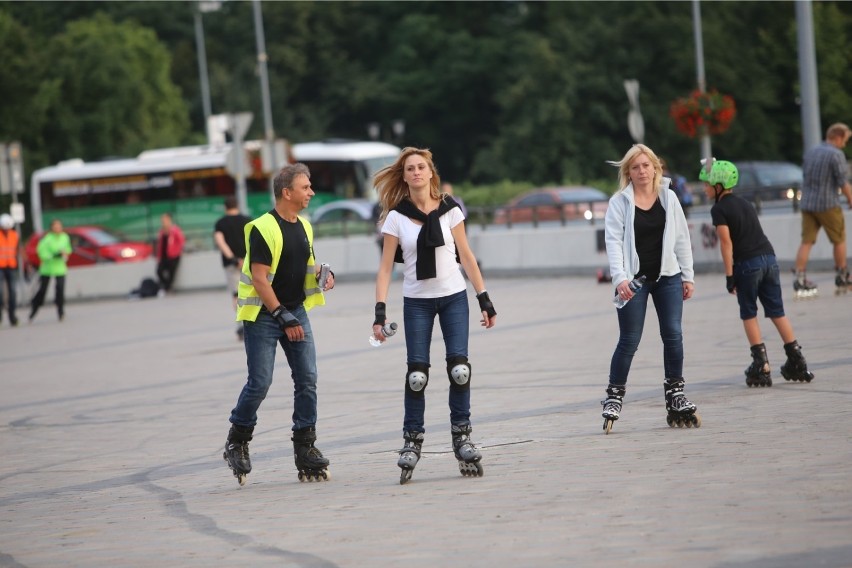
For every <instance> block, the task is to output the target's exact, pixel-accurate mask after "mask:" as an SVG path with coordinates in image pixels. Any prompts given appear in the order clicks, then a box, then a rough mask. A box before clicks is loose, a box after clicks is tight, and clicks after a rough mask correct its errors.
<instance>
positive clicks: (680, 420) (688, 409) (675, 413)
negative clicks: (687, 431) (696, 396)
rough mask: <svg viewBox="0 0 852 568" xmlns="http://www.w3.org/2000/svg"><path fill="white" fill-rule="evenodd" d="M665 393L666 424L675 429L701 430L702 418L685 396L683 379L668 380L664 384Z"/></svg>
mask: <svg viewBox="0 0 852 568" xmlns="http://www.w3.org/2000/svg"><path fill="white" fill-rule="evenodd" d="M663 391H664V393H665V396H666V411H667V412H668V415H667V416H666V422H668V425H669V426H671V427H672V428H674V427H675V426H677V427H678V428H683V427H684V426H686V427H687V428H692V427H695V428H699V427H701V417H700V416H699V415H698V412H697V410H698V408H697V407H696V406H695V405H694V404H693V403H691V402H689V399H688V398H686V395H684V394H683V379H682V378H679V379H666V380H665V382H664V383H663Z"/></svg>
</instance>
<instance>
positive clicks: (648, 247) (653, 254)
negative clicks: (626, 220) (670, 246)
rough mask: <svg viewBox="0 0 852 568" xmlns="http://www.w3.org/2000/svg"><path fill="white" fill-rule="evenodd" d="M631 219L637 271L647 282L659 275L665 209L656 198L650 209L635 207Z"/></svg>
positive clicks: (664, 227)
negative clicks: (634, 239) (637, 262)
mask: <svg viewBox="0 0 852 568" xmlns="http://www.w3.org/2000/svg"><path fill="white" fill-rule="evenodd" d="M635 209H636V216H635V217H634V219H633V232H634V234H635V236H636V253H637V254H638V255H639V272H638V273H637V276H639V275H644V276H645V277H646V278H647V279H648V281H649V282H653V281H655V280H656V279H657V278H659V276H660V267H661V265H662V262H663V232H665V230H666V210H665V208H663V204H662V203H660V200H659V199H657V200H656V201H655V202H654V204H653V205H652V206H651V208H650V209H648V210H647V211H645V210H644V209H640V208H639V207H636V208H635Z"/></svg>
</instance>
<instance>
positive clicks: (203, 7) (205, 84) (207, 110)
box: [195, 2, 222, 142]
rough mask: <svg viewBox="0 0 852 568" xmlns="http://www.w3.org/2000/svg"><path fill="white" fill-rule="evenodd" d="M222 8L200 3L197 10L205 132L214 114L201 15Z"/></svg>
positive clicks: (215, 3) (197, 43)
mask: <svg viewBox="0 0 852 568" xmlns="http://www.w3.org/2000/svg"><path fill="white" fill-rule="evenodd" d="M221 6H222V3H221V2H199V3H198V5H197V6H196V10H195V48H196V51H197V53H198V76H199V82H200V83H201V107H202V108H203V109H204V128H205V131H206V130H207V128H208V125H207V123H208V122H209V120H210V115H211V114H213V109H212V105H211V104H210V79H209V77H208V73H207V48H206V45H205V42H204V23H203V22H202V20H201V14H203V13H205V12H216V11H217V10H219V8H220V7H221ZM208 142H209V140H208Z"/></svg>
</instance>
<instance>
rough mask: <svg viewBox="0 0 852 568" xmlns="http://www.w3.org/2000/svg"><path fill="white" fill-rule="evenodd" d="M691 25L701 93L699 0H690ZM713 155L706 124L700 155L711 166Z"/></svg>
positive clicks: (702, 91) (703, 84) (701, 51)
mask: <svg viewBox="0 0 852 568" xmlns="http://www.w3.org/2000/svg"><path fill="white" fill-rule="evenodd" d="M692 27H693V33H694V35H695V68H696V71H697V74H698V90H699V91H700V92H701V93H705V92H706V91H707V82H706V80H705V78H704V40H703V39H702V37H701V34H702V32H701V4H700V0H692ZM712 155H713V152H712V149H711V147H710V135H709V134H708V133H707V126H703V127H702V128H701V157H702V158H704V159H705V160H707V161H706V162H705V163H706V164H710V165H709V166H708V167H713V166H712V160H711V159H710V158H711V157H712Z"/></svg>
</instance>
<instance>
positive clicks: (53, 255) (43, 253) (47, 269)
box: [29, 219, 72, 322]
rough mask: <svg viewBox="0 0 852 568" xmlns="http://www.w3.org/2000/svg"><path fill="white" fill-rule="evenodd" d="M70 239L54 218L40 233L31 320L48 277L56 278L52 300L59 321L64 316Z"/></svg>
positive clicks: (41, 303)
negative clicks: (47, 227)
mask: <svg viewBox="0 0 852 568" xmlns="http://www.w3.org/2000/svg"><path fill="white" fill-rule="evenodd" d="M71 250H72V249H71V239H70V238H69V237H68V233H66V232H65V231H64V230H63V228H62V221H60V220H59V219H54V220H53V221H51V222H50V230H49V231H48V232H46V233H45V234H44V235H42V237H41V239H39V241H38V245H37V246H36V254H38V259H39V266H38V272H39V282H38V291H37V292H36V294H35V296H33V299H32V302H31V303H30V318H29V321H30V322H32V321H33V319H35V316H36V314H37V313H38V310H39V308H41V306H42V305H43V304H44V297H45V295H47V287H48V286H49V285H50V279H51V278H54V279H55V280H56V284H55V288H54V296H55V298H54V302H55V303H56V313H57V315H58V316H59V321H62V320H63V319H64V318H65V275H66V274H67V273H68V263H67V261H68V256H69V255H70V254H71Z"/></svg>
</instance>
